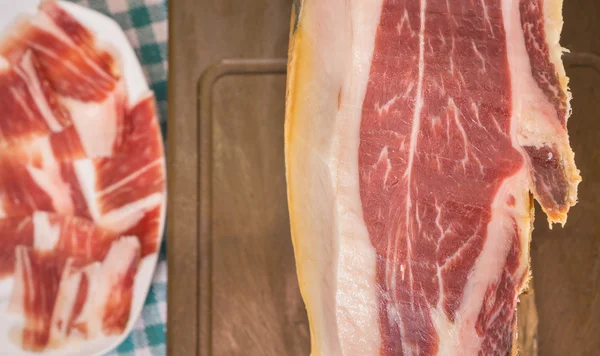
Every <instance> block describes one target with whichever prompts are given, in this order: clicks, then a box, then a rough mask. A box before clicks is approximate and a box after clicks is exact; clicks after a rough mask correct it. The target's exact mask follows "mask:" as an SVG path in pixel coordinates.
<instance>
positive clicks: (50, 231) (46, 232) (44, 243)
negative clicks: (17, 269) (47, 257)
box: [33, 211, 61, 251]
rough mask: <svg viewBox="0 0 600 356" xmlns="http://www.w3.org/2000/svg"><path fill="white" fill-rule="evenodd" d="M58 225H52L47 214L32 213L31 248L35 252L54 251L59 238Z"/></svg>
mask: <svg viewBox="0 0 600 356" xmlns="http://www.w3.org/2000/svg"><path fill="white" fill-rule="evenodd" d="M60 230H61V228H60V224H52V222H51V221H50V216H49V215H48V213H44V212H41V211H36V212H35V213H33V246H34V247H35V248H36V249H37V250H47V251H51V250H54V248H55V247H56V244H57V243H58V240H59V238H60Z"/></svg>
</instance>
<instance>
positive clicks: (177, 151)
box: [167, 0, 600, 356]
mask: <svg viewBox="0 0 600 356" xmlns="http://www.w3.org/2000/svg"><path fill="white" fill-rule="evenodd" d="M565 2H566V4H565V10H564V13H565V30H564V35H563V40H562V44H563V46H565V47H567V48H569V49H571V50H574V51H585V52H594V51H595V52H600V22H599V21H597V20H596V19H597V18H600V2H598V1H595V0H570V1H565ZM169 6H170V29H169V32H170V35H171V40H170V42H169V43H170V58H169V61H170V80H169V133H168V135H169V137H168V138H169V139H168V145H169V147H168V154H169V161H168V164H169V172H168V173H169V192H170V193H169V212H168V225H167V229H168V261H169V295H168V303H169V309H168V328H167V331H168V353H169V355H176V356H178V355H185V356H188V355H201V356H213V355H215V356H217V355H218V356H221V355H223V356H225V355H227V356H229V355H244V356H254V355H256V356H270V355H277V356H280V355H291V356H294V355H299V356H300V355H302V356H306V355H308V354H309V352H310V351H309V341H310V338H309V334H308V324H307V320H306V313H305V312H304V306H303V303H302V300H301V298H300V295H299V292H298V286H297V281H296V275H295V266H294V260H293V252H292V246H291V240H290V236H289V222H288V216H287V205H286V195H285V177H284V169H283V163H284V161H283V120H284V104H285V103H284V95H285V75H284V74H283V70H284V68H283V67H284V65H282V62H280V61H279V62H278V61H277V60H276V59H280V60H283V61H284V60H285V56H286V53H287V43H288V28H289V17H290V13H291V10H290V9H291V0H253V1H244V0H174V1H170V2H169ZM226 58H230V59H237V60H238V61H236V62H233V63H231V62H229V63H225V64H223V63H222V60H223V59H226ZM239 59H269V60H270V61H267V62H264V61H262V62H261V61H254V60H251V61H245V62H244V61H241V62H240V61H239ZM273 59H275V60H273ZM568 74H569V76H570V77H571V78H572V81H571V87H572V91H573V94H574V97H575V99H574V100H573V117H572V119H571V121H570V122H569V132H570V134H571V141H572V146H573V148H574V150H575V153H576V162H577V164H578V166H579V168H580V169H581V171H582V175H583V179H584V180H583V182H582V183H581V185H580V193H579V196H580V202H579V204H578V205H577V206H576V207H575V208H574V209H572V211H571V213H570V215H569V221H568V223H567V226H566V227H565V228H564V229H563V228H560V227H555V228H554V229H553V230H551V231H550V230H549V229H548V226H547V224H546V222H545V221H546V220H545V217H544V216H543V215H542V213H541V212H539V211H538V213H537V217H538V219H537V221H536V226H535V231H534V237H533V242H532V246H531V250H532V268H533V274H534V290H535V293H534V294H533V296H531V297H527V298H528V299H527V298H525V300H526V302H524V305H525V304H526V305H531V306H533V305H534V304H536V305H537V314H538V315H537V317H538V319H539V327H538V329H537V331H536V330H535V329H534V330H529V331H530V333H529V334H530V336H529V338H530V339H529V340H535V341H536V343H537V346H536V347H537V352H538V354H539V355H541V356H553V355H557V356H559V355H560V356H563V355H575V356H578V355H582V356H587V355H590V356H593V355H600V351H598V350H600V338H599V337H597V335H598V333H599V332H598V330H600V285H599V282H600V281H599V276H600V256H599V254H600V236H599V233H600V218H597V217H596V216H597V215H598V212H597V204H598V199H599V198H600V168H599V167H600V147H599V145H600V120H598V116H599V115H600V72H599V71H596V70H594V69H591V68H589V67H576V68H569V69H568ZM534 302H535V303H534ZM522 309H523V306H522ZM523 315H529V316H531V314H530V313H524V314H523ZM522 320H525V318H524V317H522ZM534 324H535V322H534V320H533V319H531V320H529V323H528V324H527V325H534ZM524 334H526V333H524ZM536 347H534V346H533V344H531V345H529V346H527V348H528V349H527V350H524V351H527V353H524V354H527V355H532V352H533V351H528V350H533V349H534V348H536Z"/></svg>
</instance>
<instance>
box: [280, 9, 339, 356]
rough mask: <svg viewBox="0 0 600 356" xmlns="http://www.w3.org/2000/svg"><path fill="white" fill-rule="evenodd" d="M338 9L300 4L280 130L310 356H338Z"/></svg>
mask: <svg viewBox="0 0 600 356" xmlns="http://www.w3.org/2000/svg"><path fill="white" fill-rule="evenodd" d="M343 9H344V1H342V0H332V1H328V2H322V1H315V0H310V1H309V0H305V1H304V2H303V5H302V13H301V15H300V16H301V18H300V25H299V27H298V30H297V32H296V37H297V41H302V42H301V43H302V46H303V48H302V49H301V51H300V52H301V53H299V54H298V55H299V57H293V56H292V57H291V60H292V61H294V62H295V63H296V65H297V68H298V69H297V71H296V72H295V73H294V74H295V76H294V77H293V79H292V80H294V81H295V84H294V89H293V92H292V94H293V95H294V96H295V97H296V98H297V99H296V100H297V102H296V103H295V104H294V107H293V109H292V110H293V111H292V114H291V115H293V118H292V120H291V122H290V121H289V117H288V121H287V122H286V130H287V131H289V130H291V135H290V133H288V135H290V137H289V140H288V142H286V144H287V146H286V164H287V167H288V168H287V178H288V194H289V199H290V214H291V229H292V234H293V241H294V252H295V255H296V261H297V264H298V277H299V281H300V288H301V291H302V296H303V298H304V300H305V301H306V304H307V310H308V317H309V320H310V324H311V344H312V356H329V355H340V354H341V351H340V344H339V336H338V330H337V320H336V318H335V310H336V301H335V293H336V288H337V286H336V273H337V263H338V262H337V261H338V255H339V253H338V244H337V239H336V237H337V236H338V232H337V231H336V229H337V215H336V214H337V211H336V207H335V202H334V199H335V191H336V187H335V184H336V178H335V175H336V173H337V172H335V171H333V170H332V167H333V165H334V159H335V158H334V156H333V154H332V146H333V141H334V140H336V139H337V138H336V137H335V134H334V128H335V120H334V118H335V115H336V112H337V94H338V89H339V86H340V81H341V79H342V77H343V73H342V71H341V67H340V64H341V63H344V57H345V56H346V54H347V52H346V51H345V49H344V46H343V40H344V38H347V37H346V35H344V30H346V29H347V26H346V25H345V22H344V21H345V18H346V16H343V14H344V10H343ZM338 40H341V41H338ZM298 45H300V44H299V43H296V46H298ZM326 48H329V49H330V50H329V51H324V49H326ZM302 53H304V55H302ZM290 126H291V127H290ZM315 128H318V130H316V129H315Z"/></svg>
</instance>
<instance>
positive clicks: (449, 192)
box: [285, 0, 581, 356]
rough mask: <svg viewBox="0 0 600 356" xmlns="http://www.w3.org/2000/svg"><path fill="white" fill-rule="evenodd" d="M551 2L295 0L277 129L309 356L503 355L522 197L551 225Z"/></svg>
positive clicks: (572, 175)
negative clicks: (282, 117) (281, 135)
mask: <svg viewBox="0 0 600 356" xmlns="http://www.w3.org/2000/svg"><path fill="white" fill-rule="evenodd" d="M561 9H562V0H482V1H468V0H450V1H444V0H375V1H358V0H349V1H342V0H332V1H316V0H304V1H302V2H301V7H300V9H299V11H298V12H295V13H294V18H293V21H292V22H293V26H292V37H291V38H292V42H291V48H290V56H289V71H288V91H287V107H286V126H285V130H286V133H285V149H286V167H287V168H286V169H287V182H288V201H289V210H290V219H291V232H292V236H293V242H294V249H295V255H296V263H297V268H298V277H299V281H300V287H301V291H302V295H303V298H304V300H305V302H306V305H307V309H308V314H309V320H310V323H311V335H312V337H311V339H312V349H313V350H312V354H313V355H346V356H354V355H356V356H367V355H382V356H401V355H402V356H408V355H423V356H429V355H443V356H454V355H457V356H471V355H486V356H492V355H497V356H506V355H507V354H511V353H515V352H516V350H515V349H514V346H513V345H514V344H515V342H514V341H515V335H516V326H515V325H516V305H517V302H518V296H519V294H520V293H521V291H522V290H523V289H524V288H525V287H526V284H527V281H528V278H529V240H530V236H531V233H532V223H533V200H532V199H531V196H532V195H533V196H534V197H535V199H537V201H538V202H539V203H540V205H541V206H542V208H543V210H544V212H546V215H547V217H548V220H549V223H550V224H552V223H561V224H564V223H565V222H566V219H567V213H568V211H569V209H570V207H572V206H573V205H575V203H576V200H577V185H578V183H579V182H580V180H581V177H580V175H579V171H578V170H577V168H576V166H575V163H574V154H573V152H572V150H571V148H570V145H569V137H568V133H567V129H566V126H567V125H566V124H567V119H568V116H569V115H570V106H569V105H570V104H569V99H570V93H569V92H568V89H567V83H568V79H567V77H566V76H565V71H564V67H563V64H562V61H561V54H562V48H561V47H560V45H559V37H560V32H561V28H562V15H561Z"/></svg>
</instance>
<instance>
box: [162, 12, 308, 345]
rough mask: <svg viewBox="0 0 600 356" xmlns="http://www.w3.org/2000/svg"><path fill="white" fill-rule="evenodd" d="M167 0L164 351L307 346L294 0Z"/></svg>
mask: <svg viewBox="0 0 600 356" xmlns="http://www.w3.org/2000/svg"><path fill="white" fill-rule="evenodd" d="M170 5H171V10H172V11H171V19H170V23H171V39H172V40H171V49H170V50H171V52H170V60H171V77H170V85H169V90H170V92H169V94H170V102H169V105H170V118H171V119H170V123H169V124H170V126H169V128H170V131H169V134H170V136H169V138H170V140H171V144H170V146H169V147H170V149H171V150H172V151H170V159H171V158H172V159H171V161H170V168H171V170H170V173H171V175H170V178H171V185H170V194H171V201H170V212H169V213H170V215H169V250H168V252H169V256H168V258H169V314H168V315H169V324H168V325H169V327H168V343H169V346H168V352H169V355H185V356H187V355H201V356H212V355H249V356H253V355H257V356H259V355H260V356H262V355H308V354H309V352H310V350H309V334H308V322H307V317H306V312H305V308H304V304H303V303H302V299H301V297H300V293H299V290H298V283H297V279H296V272H295V264H294V258H293V250H292V244H291V238H290V232H289V221H288V213H287V203H286V190H285V176H284V174H285V170H284V160H283V120H284V108H285V55H286V53H287V42H288V31H289V17H290V14H291V2H288V1H285V0H281V1H272V0H271V1H269V0H259V1H251V2H248V1H243V0H235V1H233V0H214V1H192V0H187V1H186V0H178V1H177V0H176V1H173V2H171V3H170ZM225 58H234V59H244V58H283V66H282V65H281V64H282V63H281V62H279V64H277V63H276V64H275V65H274V66H275V67H276V68H279V69H278V72H279V74H265V73H264V72H265V71H262V72H261V70H258V71H256V68H254V69H252V66H249V67H244V66H243V65H242V66H241V67H240V68H241V69H236V70H234V71H233V72H235V73H232V72H227V71H226V70H222V69H221V67H220V66H219V63H221V60H222V59H225ZM242 62H243V61H242ZM261 66H265V63H262V64H261V65H259V66H258V67H261ZM268 67H269V64H268V63H267V64H266V67H265V68H268ZM244 68H245V69H248V70H247V71H246V70H245V69H244ZM282 68H283V69H282ZM259 69H260V68H259ZM266 72H268V71H266ZM199 91H202V93H200V92H199Z"/></svg>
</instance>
